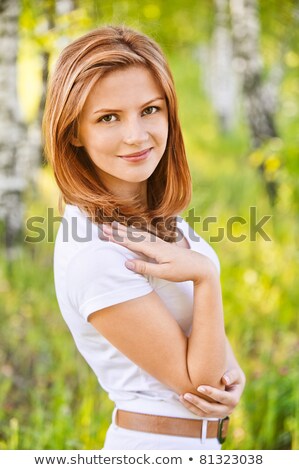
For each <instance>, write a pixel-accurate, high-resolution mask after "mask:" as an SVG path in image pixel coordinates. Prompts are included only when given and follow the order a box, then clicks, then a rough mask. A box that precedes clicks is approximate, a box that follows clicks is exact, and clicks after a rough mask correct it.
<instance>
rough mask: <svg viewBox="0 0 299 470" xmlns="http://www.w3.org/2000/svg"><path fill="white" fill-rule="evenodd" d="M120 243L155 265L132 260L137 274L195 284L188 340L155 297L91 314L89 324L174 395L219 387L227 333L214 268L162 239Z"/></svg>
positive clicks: (206, 260) (209, 262)
mask: <svg viewBox="0 0 299 470" xmlns="http://www.w3.org/2000/svg"><path fill="white" fill-rule="evenodd" d="M110 240H111V241H112V240H113V239H112V237H110ZM113 241H114V240H113ZM118 243H120V242H119V241H118ZM122 244H123V245H125V246H127V247H129V248H130V249H133V246H134V249H135V250H136V251H138V252H141V253H144V254H145V255H147V256H149V257H150V258H151V259H155V260H156V261H157V263H145V262H144V261H142V260H138V261H137V262H136V260H134V262H135V265H136V267H137V269H136V271H137V270H138V271H139V272H140V271H142V272H143V273H145V270H147V274H151V272H150V270H152V274H153V275H154V276H156V277H161V278H163V279H168V280H171V281H175V280H177V282H180V281H184V280H193V282H194V311H193V326H192V332H191V335H190V337H189V338H187V337H186V335H185V334H184V332H183V330H182V329H181V328H180V326H179V325H178V323H177V322H176V321H175V319H174V318H173V317H172V315H171V313H170V312H169V311H168V310H167V308H166V306H165V304H164V303H163V301H162V300H161V299H160V297H159V296H158V295H157V294H156V293H155V292H151V293H150V294H148V295H146V296H143V297H140V298H136V299H133V300H130V301H127V302H123V303H121V304H117V305H113V306H111V307H107V308H105V309H102V310H100V311H97V312H94V313H93V314H91V315H90V316H89V321H90V322H91V324H92V325H93V326H94V327H95V328H96V329H97V330H98V331H99V332H100V333H101V334H102V335H103V336H104V337H106V338H107V340H108V341H109V342H111V343H112V344H113V345H114V346H115V347H116V348H117V349H118V350H120V351H121V352H122V353H123V354H124V355H126V356H127V357H128V358H129V359H131V360H132V361H133V362H134V363H136V364H137V365H139V366H140V367H141V368H142V369H144V370H145V371H147V372H148V373H149V374H151V375H152V376H154V377H156V378H157V379H158V380H159V381H161V382H162V383H164V384H165V385H167V386H169V387H170V388H172V389H173V390H175V391H176V392H177V393H178V394H181V393H184V392H186V391H190V392H193V393H194V394H197V395H199V396H200V393H199V392H198V391H197V390H196V388H197V387H198V385H199V384H201V383H207V384H209V385H212V386H215V387H219V388H223V385H221V377H222V375H223V373H224V371H225V370H226V366H227V364H226V346H225V332H224V326H223V312H222V300H221V287H220V281H219V276H218V273H217V271H216V269H215V267H214V265H213V263H212V262H211V261H210V260H209V259H208V258H207V257H205V256H203V255H200V254H199V253H196V252H192V251H191V250H185V249H182V248H180V247H177V246H174V245H171V244H169V243H166V242H164V241H162V240H160V239H158V240H157V242H154V243H153V242H148V241H147V240H145V241H144V242H140V239H139V242H133V241H132V240H128V239H125V240H124V241H122ZM138 266H139V269H138Z"/></svg>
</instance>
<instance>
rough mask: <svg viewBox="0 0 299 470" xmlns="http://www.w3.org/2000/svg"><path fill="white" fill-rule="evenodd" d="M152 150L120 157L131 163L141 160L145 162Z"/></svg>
mask: <svg viewBox="0 0 299 470" xmlns="http://www.w3.org/2000/svg"><path fill="white" fill-rule="evenodd" d="M151 150H152V148H149V149H146V150H143V151H142V152H138V153H132V154H131V155H124V156H120V158H122V159H123V160H127V161H130V162H137V161H140V160H145V159H146V158H147V157H148V156H149V154H150V152H151Z"/></svg>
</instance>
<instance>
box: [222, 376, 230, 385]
mask: <svg viewBox="0 0 299 470" xmlns="http://www.w3.org/2000/svg"><path fill="white" fill-rule="evenodd" d="M223 378H224V380H225V383H226V384H227V385H229V384H230V378H229V377H228V375H224V376H223Z"/></svg>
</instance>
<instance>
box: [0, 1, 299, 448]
mask: <svg viewBox="0 0 299 470" xmlns="http://www.w3.org/2000/svg"><path fill="white" fill-rule="evenodd" d="M210 5H211V2H209V1H207V0H206V1H201V2H196V1H193V0H186V1H185V2H184V3H183V2H181V1H179V0H174V1H173V2H163V1H162V0H160V1H157V0H152V1H144V2H142V1H137V0H133V1H130V2H128V1H120V0H119V1H113V2H109V1H107V0H105V1H101V2H99V1H88V0H82V1H80V2H79V7H78V8H77V9H76V10H74V11H73V12H70V13H67V14H65V15H60V16H59V17H58V18H55V27H54V28H52V29H51V30H50V31H47V30H46V28H44V22H45V14H46V13H45V12H46V10H47V8H50V7H51V1H50V0H48V2H46V1H44V2H32V1H29V0H26V1H25V0H23V10H22V15H21V17H20V34H21V44H20V56H19V69H20V79H19V90H20V96H21V101H22V104H23V109H24V113H25V116H26V119H27V121H28V122H30V121H33V120H34V117H35V114H36V111H37V108H38V103H39V99H40V93H41V85H40V76H41V63H40V58H39V55H38V54H39V52H40V51H41V50H43V49H45V48H48V50H49V51H50V52H51V53H52V60H55V57H56V55H57V50H59V49H61V47H63V45H64V43H65V42H66V41H69V40H70V39H72V38H73V37H77V36H78V35H80V34H82V33H84V32H85V31H87V30H89V29H91V28H93V27H95V26H100V25H101V24H106V23H108V24H111V23H113V24H115V23H126V24H128V25H129V26H132V27H135V28H137V29H141V30H143V31H144V32H145V33H148V34H150V35H151V36H153V37H154V38H155V39H156V40H157V41H158V42H159V43H160V44H161V46H162V47H163V49H164V50H165V52H166V54H167V56H168V58H169V62H170V65H171V68H172V70H173V74H174V78H175V82H176V87H177V92H178V97H179V103H180V108H179V109H180V116H181V122H182V127H183V133H184V136H185V143H186V148H187V155H188V159H189V162H190V167H191V170H192V178H193V199H192V203H191V205H190V207H191V208H192V207H194V208H195V214H196V215H200V216H201V222H198V223H197V224H196V225H195V230H197V231H198V232H199V233H200V234H201V235H202V236H203V237H204V238H205V239H206V240H207V241H209V242H210V243H211V244H212V245H213V246H214V248H215V250H216V252H217V253H218V256H219V258H220V261H221V269H222V274H221V277H222V286H223V302H224V308H225V322H226V329H227V334H228V336H229V339H230V341H231V343H232V346H233V349H234V351H235V353H236V356H237V358H238V360H239V362H240V364H241V366H242V367H243V369H244V371H245V373H246V376H247V385H246V389H245V392H244V394H243V397H242V400H241V403H240V404H239V406H238V407H237V409H236V410H235V412H234V414H233V417H232V420H231V428H230V429H231V430H230V434H229V437H228V439H227V441H226V443H225V445H224V448H226V449H299V393H298V383H299V368H298V363H299V339H298V330H299V327H298V303H299V298H298V297H299V296H298V289H297V282H296V281H297V279H298V275H299V272H298V271H299V268H298V266H299V264H298V258H299V256H298V234H299V221H298V201H299V197H298V196H299V183H298V182H299V178H298V176H299V160H298V143H299V142H298V140H299V137H298V131H297V129H298V126H299V106H298V103H299V100H298V98H299V96H298V95H299V87H298V72H299V52H298V50H297V49H296V44H297V41H298V34H299V33H298V28H297V30H295V28H294V27H293V26H294V25H293V22H294V16H293V8H294V2H292V1H286V2H283V3H281V2H278V1H274V0H272V1H270V2H260V6H261V22H262V35H261V47H262V53H263V57H264V60H265V70H267V69H270V68H271V67H272V65H273V64H275V63H277V62H282V65H283V67H284V69H285V72H284V78H283V81H282V83H281V86H280V89H279V108H278V110H277V124H278V130H279V136H280V137H279V138H278V139H274V140H272V141H270V142H268V143H267V144H266V145H265V146H264V147H263V148H260V149H258V150H256V151H255V152H254V153H251V152H250V149H249V136H248V129H247V127H246V123H245V121H244V118H243V117H242V115H241V114H240V116H239V119H238V125H237V126H236V128H235V129H234V131H232V132H231V133H229V134H226V135H222V134H221V133H220V132H219V130H218V127H217V118H216V115H215V113H214V111H213V109H212V106H211V104H210V101H209V99H208V97H207V96H205V94H204V92H203V91H202V88H201V87H200V77H201V70H200V68H199V65H198V63H197V60H196V56H195V54H194V51H195V50H196V46H197V44H198V43H203V42H208V40H209V36H210V34H211V31H212V28H213V10H212V8H211V7H210ZM46 7H47V8H46ZM297 14H298V13H297ZM43 28H44V29H43ZM43 31H44V32H43ZM260 161H267V173H268V177H269V178H271V177H272V175H273V174H274V173H275V178H278V180H279V194H278V200H277V204H276V206H275V207H270V205H269V201H268V199H267V196H266V193H265V188H264V185H263V182H262V181H261V179H260V177H259V175H258V173H257V171H256V168H257V166H258V165H259V163H260ZM57 197H58V191H57V189H56V186H55V183H54V181H53V177H52V173H51V171H50V169H49V168H48V167H44V168H41V170H40V177H39V181H38V188H35V190H34V189H28V192H27V194H26V207H27V212H26V220H27V219H28V218H29V217H30V216H33V215H38V216H42V217H44V218H45V219H44V224H43V225H42V226H43V227H44V228H46V217H47V208H48V207H54V208H55V213H56V215H58V211H57ZM250 207H256V208H257V219H258V220H259V219H260V218H262V217H263V216H264V215H270V216H271V218H270V220H269V221H268V222H267V224H266V225H265V226H264V230H265V231H266V232H267V234H268V235H269V237H270V238H271V241H265V240H263V239H262V238H261V237H259V236H257V239H256V241H253V240H250V228H249V226H248V223H247V225H244V226H241V225H235V226H234V229H233V235H234V236H235V237H237V236H239V235H240V234H241V233H245V234H246V240H245V241H243V242H239V243H236V242H233V241H232V240H230V239H229V238H228V236H227V230H226V227H227V221H228V220H229V219H230V218H231V217H233V216H240V217H243V218H244V219H245V220H246V221H247V222H249V211H250ZM186 214H187V211H186V212H185V213H184V215H186ZM208 216H215V217H217V223H215V224H211V225H210V226H209V230H208V231H205V230H203V229H204V227H203V224H202V221H203V219H204V218H205V217H208ZM57 225H58V224H56V227H55V231H56V230H57V228H58V227H57ZM219 227H223V228H224V229H225V230H224V237H223V239H222V240H221V241H219V242H217V243H216V242H215V241H214V242H213V237H215V236H216V235H217V233H218V230H219ZM27 233H28V229H27ZM28 235H31V234H30V233H28ZM52 257H53V243H51V242H48V241H47V240H44V241H43V242H41V243H35V244H29V243H24V247H23V250H22V252H21V253H20V256H19V257H18V259H16V260H15V261H14V263H13V264H12V265H11V266H8V265H7V262H6V261H5V259H4V256H3V254H1V260H0V261H1V263H0V292H1V297H0V311H1V331H0V344H1V349H0V379H1V380H0V449H96V448H101V446H102V444H103V440H104V436H105V432H106V429H107V427H108V426H109V423H110V420H111V412H112V409H113V404H112V403H111V402H110V401H109V399H108V398H107V395H106V393H105V392H104V391H103V390H102V389H101V388H100V387H99V385H98V383H97V381H96V378H95V377H94V375H93V373H92V372H91V371H90V370H89V368H88V366H87V365H86V364H85V362H84V360H83V359H82V358H81V356H80V355H79V353H78V352H77V351H76V348H75V345H74V343H73V340H72V337H71V335H70V333H69V331H68V330H67V328H66V325H65V324H64V322H63V320H62V318H61V315H60V313H59V309H58V305H57V302H56V298H55V291H54V283H53V271H52Z"/></svg>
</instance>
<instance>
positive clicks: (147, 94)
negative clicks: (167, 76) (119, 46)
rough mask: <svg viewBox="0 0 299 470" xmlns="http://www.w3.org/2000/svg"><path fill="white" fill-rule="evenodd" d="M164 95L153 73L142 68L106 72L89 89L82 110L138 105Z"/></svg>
mask: <svg viewBox="0 0 299 470" xmlns="http://www.w3.org/2000/svg"><path fill="white" fill-rule="evenodd" d="M164 95H165V93H164V90H163V88H162V86H161V85H160V84H159V82H158V80H157V79H156V78H155V77H154V75H153V73H152V72H151V71H150V70H149V69H147V68H146V67H144V66H140V65H138V66H130V67H127V68H125V69H117V70H113V71H111V72H108V73H107V74H106V75H104V76H103V77H102V78H100V79H99V80H98V81H97V82H96V83H95V85H94V86H93V88H92V89H91V91H90V93H89V95H88V97H87V100H86V102H85V105H84V108H85V109H86V108H93V107H95V106H96V107H97V106H98V105H99V104H100V105H101V107H103V108H105V107H107V108H108V107H111V108H112V107H121V106H122V105H123V106H127V105H128V103H131V104H132V105H133V104H139V103H143V102H146V101H149V100H151V99H154V98H156V97H158V96H162V97H164Z"/></svg>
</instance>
